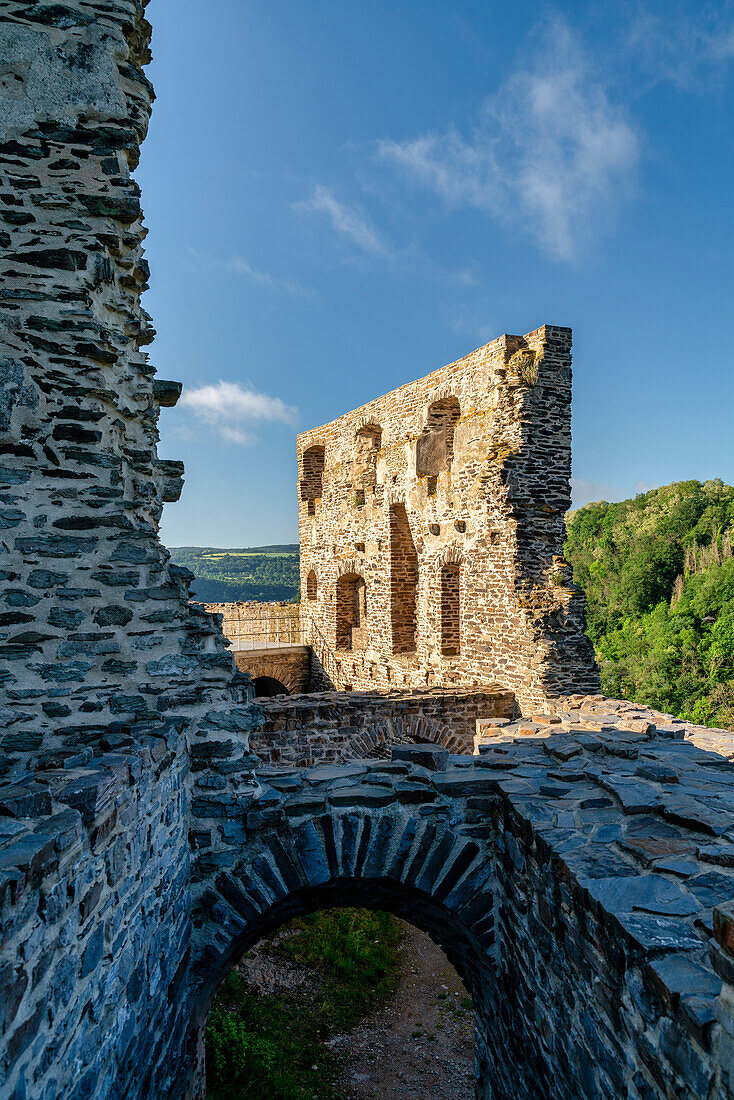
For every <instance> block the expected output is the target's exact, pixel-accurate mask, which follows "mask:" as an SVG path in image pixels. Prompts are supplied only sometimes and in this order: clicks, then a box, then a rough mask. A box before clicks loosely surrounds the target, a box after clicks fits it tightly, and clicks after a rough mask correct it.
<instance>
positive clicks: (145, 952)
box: [0, 0, 258, 1100]
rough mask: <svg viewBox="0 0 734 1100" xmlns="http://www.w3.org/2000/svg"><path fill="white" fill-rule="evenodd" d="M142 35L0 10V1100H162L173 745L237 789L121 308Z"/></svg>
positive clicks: (172, 1016) (141, 276)
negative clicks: (215, 763) (166, 525)
mask: <svg viewBox="0 0 734 1100" xmlns="http://www.w3.org/2000/svg"><path fill="white" fill-rule="evenodd" d="M144 11H145V3H144V2H142V0H65V3H63V4H52V3H45V2H44V3H39V4H29V3H26V2H20V0H18V2H16V0H3V2H2V3H0V56H1V57H2V59H3V63H2V75H1V77H0V581H1V582H2V583H0V643H1V645H0V682H1V683H2V690H3V695H2V699H1V700H0V806H3V807H4V808H3V809H0V821H4V819H5V818H6V817H8V818H9V819H10V821H9V823H8V822H4V824H3V828H2V830H0V897H2V899H3V909H2V912H1V913H0V921H1V922H2V927H1V931H0V943H1V944H2V967H3V970H2V973H3V975H4V979H3V988H2V990H1V991H0V1003H2V1012H1V1013H0V1014H2V1015H3V1016H4V1024H3V1028H2V1032H1V1033H0V1093H1V1094H3V1095H7V1094H8V1093H7V1092H6V1089H5V1085H6V1082H8V1081H10V1082H11V1083H12V1088H11V1093H10V1094H12V1095H13V1096H17V1097H19V1098H20V1097H22V1096H26V1095H27V1096H29V1097H30V1096H33V1097H34V1098H35V1097H40V1096H43V1097H44V1100H46V1098H48V1100H51V1098H52V1097H59V1096H64V1097H67V1098H70V1097H76V1096H79V1097H80V1098H81V1097H82V1096H84V1097H103V1096H104V1097H107V1096H113V1095H114V1096H120V1095H126V1096H129V1097H131V1098H133V1097H141V1100H142V1097H146V1098H147V1097H151V1096H155V1097H161V1098H162V1097H164V1096H166V1095H167V1091H166V1090H167V1088H168V1085H167V1084H166V1082H168V1084H169V1085H170V1084H171V1082H172V1081H173V1082H174V1084H173V1085H171V1088H172V1089H173V1095H176V1096H178V1095H180V1080H179V1079H178V1074H179V1073H182V1074H185V1066H186V1063H187V1059H188V1057H189V1055H188V1049H189V1044H188V1043H187V1042H186V1041H185V1036H184V1032H183V1029H184V1027H185V1026H186V1017H187V1003H188V1001H187V999H188V977H187V974H186V968H187V965H188V952H189V946H188V939H189V936H190V932H191V910H192V905H193V904H194V903H195V898H196V893H197V885H196V881H195V875H194V876H193V877H194V881H193V882H192V876H191V875H190V874H189V857H188V852H187V843H186V841H187V834H188V832H189V826H190V821H189V820H188V817H187V814H188V810H187V799H188V797H189V792H188V791H185V790H184V782H185V783H186V784H187V785H189V784H191V783H192V780H191V776H190V774H189V763H188V756H187V744H189V743H190V746H191V748H190V755H191V758H192V759H194V760H195V761H196V760H200V759H201V758H202V756H203V757H206V755H207V753H209V754H210V755H211V754H214V753H217V752H219V753H221V752H222V751H226V752H227V753H228V760H229V766H230V776H231V777H232V778H231V779H230V780H229V781H230V782H233V783H234V782H235V781H236V783H237V786H238V789H239V790H240V792H242V791H244V790H248V789H250V788H251V787H252V788H253V789H255V787H256V784H255V781H254V779H252V777H251V771H252V763H253V760H252V757H251V756H250V754H249V752H248V748H247V735H248V730H249V729H250V728H251V727H252V726H253V725H255V724H256V723H257V720H258V712H257V710H256V709H254V708H251V706H250V700H251V688H250V686H249V683H248V681H247V680H246V678H245V677H243V676H242V675H241V674H240V673H238V672H237V670H236V668H235V665H234V661H233V658H232V656H231V655H230V654H229V653H228V652H227V649H226V646H225V643H224V639H223V638H222V635H221V630H220V629H219V627H218V625H217V623H216V621H215V620H214V619H213V617H212V616H210V615H207V614H206V613H205V612H203V610H202V609H201V608H196V607H192V606H190V605H189V603H188V582H189V577H190V575H189V574H188V573H187V571H186V570H182V569H179V568H177V567H176V566H174V565H172V564H171V562H170V560H169V555H168V552H167V551H166V550H165V549H164V547H163V546H162V545H161V543H160V541H159V539H158V524H159V520H160V516H161V511H162V506H163V503H164V502H166V501H174V500H176V499H177V498H178V495H179V493H180V491H181V486H182V474H183V467H182V464H181V463H178V462H171V461H163V460H161V459H159V458H158V456H157V451H156V445H157V442H158V429H157V420H158V415H159V409H160V407H161V406H171V405H175V403H176V400H177V398H178V396H179V393H180V390H181V386H180V384H179V383H176V382H169V381H164V380H161V379H158V378H156V377H155V371H154V367H153V366H152V364H151V363H150V362H149V361H148V357H147V353H146V350H145V348H146V346H147V345H148V344H149V343H150V342H151V340H152V339H153V335H154V333H153V329H152V327H151V324H150V318H149V317H148V315H147V314H146V312H145V310H144V309H143V308H142V307H141V304H140V297H141V293H142V292H143V290H144V289H145V288H146V286H147V280H148V265H147V263H146V261H145V259H144V256H143V248H142V244H143V239H144V237H145V234H146V230H145V228H144V226H143V223H142V215H141V209H140V198H139V188H138V185H137V184H136V182H135V181H134V179H133V177H132V172H133V170H134V169H135V167H136V166H137V163H138V159H139V147H140V143H141V142H142V140H143V138H144V137H145V133H146V130H147V125H148V118H149V113H150V106H151V101H152V98H153V90H152V87H151V85H150V83H149V81H148V80H147V78H146V77H145V75H144V73H143V66H144V65H145V64H146V62H147V61H148V59H149V49H148V42H149V36H150V27H149V24H148V23H147V21H146V19H145V15H144ZM233 731H236V736H235V735H234V733H233ZM151 738H155V739H157V740H156V744H158V741H159V740H160V739H162V744H163V745H164V756H171V759H172V762H171V763H170V764H169V765H168V766H167V767H166V768H163V769H160V768H159V758H158V752H159V750H158V749H157V748H156V749H152V748H151V749H150V751H149V752H148V750H147V749H146V746H149V745H150V743H151ZM223 742H226V745H227V747H226V749H224V750H223V749H222V748H221V745H222V743H223ZM118 752H122V753H123V754H124V755H125V757H127V756H129V755H133V756H136V758H137V763H135V764H134V765H132V764H131V765H128V764H125V763H124V761H123V760H122V758H119V757H118V755H117V754H118ZM146 753H147V755H146ZM90 768H91V769H92V770H91V772H90V771H89V769H90ZM126 768H127V769H128V773H129V776H130V777H131V778H130V784H131V785H130V789H129V790H126V791H124V792H122V793H121V794H120V800H121V801H120V803H119V807H118V809H119V817H117V818H115V817H114V814H112V813H109V814H107V815H106V816H105V817H104V819H103V820H101V821H100V823H99V824H98V825H97V824H96V822H97V814H96V813H95V812H92V811H90V813H91V817H90V818H89V820H86V819H85V818H84V813H85V812H86V811H85V810H82V820H83V824H84V828H82V827H81V826H80V825H79V821H78V814H76V808H77V806H78V804H79V802H80V801H81V802H82V803H83V802H84V799H85V798H86V796H87V794H86V793H85V792H87V793H88V792H89V790H93V789H95V784H96V783H97V779H98V778H99V776H100V774H101V775H102V776H110V775H111V776H114V777H117V776H118V773H120V775H123V777H124V773H125V769H126ZM248 776H250V779H249V780H248ZM120 782H121V783H122V787H124V788H126V781H124V780H120ZM116 783H117V779H115V784H113V788H111V790H110V792H109V797H113V796H114V798H115V800H116V801H115V804H116V805H117V794H116V793H115V792H116ZM90 784H91V787H90V786H89V785H90ZM76 785H78V786H79V790H76V789H75V786H76ZM224 786H225V787H226V782H225V784H224ZM16 788H20V791H21V793H20V794H18V793H17V790H16ZM104 789H105V784H104V783H102V791H103V794H104ZM23 792H25V794H24V793H23ZM193 793H194V794H195V793H196V786H195V782H194V784H193ZM103 794H101V795H100V798H102V802H101V803H100V807H101V809H104V808H105V806H106V802H105V801H104V797H106V796H104V797H103ZM31 796H33V797H31ZM36 797H37V799H38V801H37V802H36V801H34V798H36ZM90 797H91V796H90ZM49 802H50V809H49ZM93 805H94V804H93ZM10 806H15V809H10V808H9V807H10ZM69 807H71V809H69ZM59 815H60V816H59ZM16 824H17V829H16V828H15V826H16ZM90 891H92V893H91V894H90ZM100 891H101V892H100ZM88 895H89V896H88ZM173 974H177V975H178V978H177V982H178V984H177V985H174V984H172V983H173V978H172V975H173ZM6 981H7V985H6V984H5V982H6ZM177 990H178V992H177ZM6 993H7V997H6V996H5V994H6ZM164 1049H165V1051H167V1054H166V1055H164V1053H163V1052H164ZM77 1056H78V1057H77ZM159 1060H161V1061H160V1062H159ZM166 1060H167V1065H166V1067H165V1069H161V1065H162V1062H163V1061H166ZM154 1079H155V1080H154ZM82 1082H83V1083H82ZM12 1089H14V1090H15V1091H14V1092H13V1091H12Z"/></svg>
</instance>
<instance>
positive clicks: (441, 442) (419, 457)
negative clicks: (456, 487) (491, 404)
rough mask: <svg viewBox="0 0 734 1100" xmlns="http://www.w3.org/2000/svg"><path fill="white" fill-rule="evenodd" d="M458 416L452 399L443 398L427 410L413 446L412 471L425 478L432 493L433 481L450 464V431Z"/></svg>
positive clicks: (457, 404) (457, 403)
mask: <svg viewBox="0 0 734 1100" xmlns="http://www.w3.org/2000/svg"><path fill="white" fill-rule="evenodd" d="M460 416H461V409H460V407H459V402H458V399H457V398H456V397H443V398H441V400H440V401H434V402H433V404H431V405H429V406H428V416H427V419H426V426H425V428H424V429H423V431H422V432H421V434H420V435H419V437H418V442H417V444H416V463H415V469H416V474H417V475H418V477H427V478H429V482H430V484H429V489H430V490H432V492H435V490H436V484H435V480H434V479H435V478H437V477H438V475H439V474H440V473H441V472H442V471H443V470H447V469H448V468H449V467H450V465H451V463H452V462H453V458H454V429H455V428H456V424H457V421H458V419H459V417H460Z"/></svg>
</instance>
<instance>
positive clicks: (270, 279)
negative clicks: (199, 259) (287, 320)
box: [217, 256, 312, 298]
mask: <svg viewBox="0 0 734 1100" xmlns="http://www.w3.org/2000/svg"><path fill="white" fill-rule="evenodd" d="M217 266H219V267H223V268H225V270H227V271H232V272H234V274H235V275H242V276H243V277H244V278H246V279H251V280H252V282H254V283H259V284H260V286H265V287H269V288H270V289H271V290H284V291H286V293H288V294H290V295H292V297H294V298H311V297H312V295H311V292H310V291H308V290H306V289H305V287H302V286H301V285H300V283H298V282H296V280H295V279H290V278H288V276H276V275H271V274H270V273H269V272H268V271H259V270H258V269H257V268H256V267H253V266H252V264H250V263H248V262H247V260H245V259H244V258H243V257H242V256H233V257H232V259H231V260H225V261H223V262H222V263H221V264H218V265H217Z"/></svg>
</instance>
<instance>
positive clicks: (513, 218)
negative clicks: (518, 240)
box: [379, 18, 640, 260]
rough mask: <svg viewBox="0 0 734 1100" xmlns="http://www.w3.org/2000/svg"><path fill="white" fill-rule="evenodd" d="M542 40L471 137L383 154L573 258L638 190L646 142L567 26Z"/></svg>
mask: <svg viewBox="0 0 734 1100" xmlns="http://www.w3.org/2000/svg"><path fill="white" fill-rule="evenodd" d="M535 39H536V42H535V48H534V49H529V50H528V51H526V52H525V53H524V54H523V57H522V64H521V66H520V67H519V68H518V69H517V70H516V71H515V72H514V73H513V74H512V75H511V76H510V77H509V78H508V79H507V80H506V81H505V83H504V84H503V85H502V86H501V87H500V89H499V90H498V91H497V92H496V93H495V94H494V95H492V96H491V97H490V98H489V99H487V100H486V102H485V103H484V106H483V108H482V112H481V116H480V121H479V123H478V125H477V126H476V128H475V130H474V132H473V133H472V134H471V135H469V136H468V137H465V136H463V135H462V134H461V133H459V132H458V131H456V130H452V131H449V132H447V133H438V134H425V135H422V136H420V137H417V138H415V139H413V140H409V141H405V142H397V141H382V142H380V144H379V154H380V156H381V157H382V158H383V159H384V160H385V161H389V162H391V163H392V164H394V165H396V166H398V167H399V168H400V169H401V170H402V171H403V172H404V173H405V174H406V175H407V176H408V177H409V178H412V179H413V180H416V181H418V182H419V183H421V184H422V185H423V186H425V187H426V188H428V189H430V190H432V191H433V192H434V193H436V194H437V195H439V196H440V197H441V198H442V199H443V200H444V201H445V202H446V203H447V204H448V205H450V206H453V207H462V206H468V207H474V208H476V209H478V210H480V211H482V212H484V213H487V214H490V215H491V216H493V217H497V218H500V219H502V220H503V221H507V222H510V223H520V224H521V226H522V227H523V228H524V230H525V231H526V232H527V233H529V234H530V235H531V236H532V237H535V238H536V240H537V241H538V242H539V243H540V244H541V246H542V247H543V248H544V249H545V250H546V251H548V252H550V253H551V254H552V255H554V256H556V257H558V258H560V259H564V260H568V259H572V258H573V257H574V256H575V255H576V253H577V252H578V251H579V249H580V248H581V246H582V245H583V244H584V243H586V241H587V239H588V238H589V236H590V235H593V233H594V230H595V227H596V223H597V221H598V220H599V219H600V217H601V216H602V215H603V214H608V212H609V211H610V209H612V208H613V206H614V204H615V202H616V201H617V199H618V198H619V195H620V194H621V193H624V192H625V191H626V190H628V189H629V187H630V184H631V182H632V179H633V176H634V170H635V167H636V165H637V162H638V159H639V145H640V142H639V137H638V134H637V132H636V130H635V128H634V127H633V125H632V124H631V123H630V121H629V119H628V118H627V115H626V112H625V111H624V109H623V108H622V107H620V106H619V105H616V104H614V103H613V102H612V101H611V100H610V98H609V95H608V93H607V90H606V88H605V86H604V84H603V82H602V81H601V79H600V78H599V76H598V75H597V73H596V71H595V70H594V68H593V66H592V65H591V63H590V61H589V59H588V58H587V57H586V55H585V54H584V52H583V50H582V49H581V47H580V46H579V44H578V43H577V42H576V40H575V38H574V36H573V34H572V32H571V30H570V29H569V27H568V26H567V24H566V23H565V22H563V21H562V20H561V19H558V18H556V19H553V20H550V21H549V22H546V23H544V24H542V25H541V26H540V27H539V28H538V29H537V30H536V33H535Z"/></svg>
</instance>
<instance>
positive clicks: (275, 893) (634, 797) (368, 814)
mask: <svg viewBox="0 0 734 1100" xmlns="http://www.w3.org/2000/svg"><path fill="white" fill-rule="evenodd" d="M543 717H544V718H545V719H546V720H545V721H544V722H541V721H538V722H536V723H533V727H534V728H530V727H529V726H528V725H527V723H526V722H525V721H523V720H521V721H518V722H516V723H510V724H507V725H504V726H502V727H498V730H497V735H496V737H495V738H494V740H493V742H492V743H488V744H485V745H483V746H481V750H480V755H479V756H477V757H473V758H472V757H467V756H457V755H450V754H449V752H448V750H446V749H442V748H440V747H438V746H435V745H403V746H396V747H394V748H393V750H392V759H390V760H375V759H362V760H360V759H353V760H351V761H349V762H348V763H344V764H342V765H336V766H331V767H321V768H313V769H308V770H299V769H297V768H295V767H288V766H263V767H260V768H258V771H257V775H258V778H259V780H260V781H261V783H262V784H263V791H262V793H261V796H260V798H259V800H258V805H257V807H253V808H252V810H251V811H250V812H249V813H248V814H247V816H246V817H245V818H244V819H243V820H242V822H241V823H240V825H239V826H238V825H237V823H236V822H234V821H228V822H227V823H226V828H227V830H228V836H229V842H228V843H227V840H226V835H227V834H226V833H225V830H224V829H222V832H221V836H222V838H223V843H222V845H221V847H220V849H219V851H218V853H217V858H216V860H212V861H211V862H210V863H209V865H208V873H207V879H206V888H205V889H204V890H203V892H202V894H201V908H200V910H199V918H198V919H199V930H198V938H197V946H196V948H195V951H196V961H195V963H194V968H193V969H194V973H195V974H197V975H198V976H199V977H200V979H201V982H202V985H201V987H200V989H199V991H198V995H199V997H200V1000H199V1003H198V1012H197V1019H198V1020H200V1021H203V1019H204V1018H205V1016H206V1011H207V1006H208V1004H209V1000H210V998H211V996H212V995H213V994H214V992H215V990H216V988H217V986H218V984H219V982H221V980H222V979H223V977H224V975H225V974H226V973H227V970H228V969H229V966H230V965H231V963H232V961H233V960H234V959H236V958H237V957H238V956H239V954H240V953H241V952H242V951H244V950H246V949H247V948H248V947H249V946H250V945H251V944H252V943H254V942H255V941H256V940H257V939H259V938H260V937H262V936H263V935H266V934H268V933H269V932H270V931H272V930H273V929H274V928H276V927H277V926H278V925H279V924H280V923H281V922H282V921H283V920H285V919H288V918H289V917H291V916H293V915H296V914H298V913H304V912H310V911H312V910H314V909H318V908H322V907H325V906H326V907H328V906H330V905H353V904H360V905H371V906H376V907H378V908H387V909H389V910H391V911H393V912H395V913H397V914H399V915H401V916H403V917H405V918H406V919H407V920H410V921H411V922H412V923H414V924H416V925H418V926H419V927H421V928H423V929H425V930H426V931H427V932H429V934H430V935H431V936H433V938H434V939H435V940H436V942H437V943H439V944H440V946H441V947H442V948H443V949H444V950H445V952H446V954H447V955H448V957H449V958H450V959H451V961H452V962H453V964H454V965H455V966H456V967H457V969H458V971H459V973H460V974H461V975H462V976H463V978H464V980H465V981H466V983H467V985H468V987H469V989H470V990H471V993H472V997H473V999H474V1004H475V1011H476V1062H475V1073H476V1095H477V1097H478V1098H480V1100H509V1098H510V1097H512V1098H513V1100H514V1098H518V1100H531V1098H533V1100H534V1098H535V1097H538V1096H543V1097H548V1098H549V1100H590V1098H591V1100H618V1098H620V1097H626V1098H627V1100H673V1098H675V1100H701V1098H702V1097H706V1098H707V1100H730V1098H731V1096H732V1095H733V1093H734V1046H733V1045H732V1036H733V1035H734V1025H733V1024H732V1019H733V1018H734V1017H733V1016H732V1008H733V1007H734V1001H733V1000H732V995H733V994H734V982H733V981H732V979H733V978H734V931H733V929H734V909H733V908H732V907H733V905H734V902H732V896H733V895H734V829H733V828H732V819H733V818H732V813H733V811H734V779H733V778H732V777H733V775H734V772H733V771H732V765H733V762H734V739H733V738H732V737H731V735H726V734H724V733H723V731H706V733H705V734H704V737H703V739H702V741H701V743H700V744H699V743H698V731H697V730H696V729H695V727H694V728H691V729H690V730H689V729H688V728H687V727H686V726H685V725H684V724H683V723H674V722H670V721H665V720H663V719H662V718H660V720H659V721H653V720H652V718H653V715H651V713H650V712H648V711H646V710H645V708H641V707H636V706H633V705H630V704H619V703H611V702H610V701H607V700H601V699H598V698H597V699H596V700H593V701H591V700H590V701H588V702H586V701H584V700H566V701H565V706H564V707H563V709H562V710H559V713H557V714H555V715H552V716H549V715H546V716H543ZM712 732H713V736H709V735H710V734H711V733H712ZM714 746H715V747H714ZM202 866H203V864H202Z"/></svg>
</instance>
